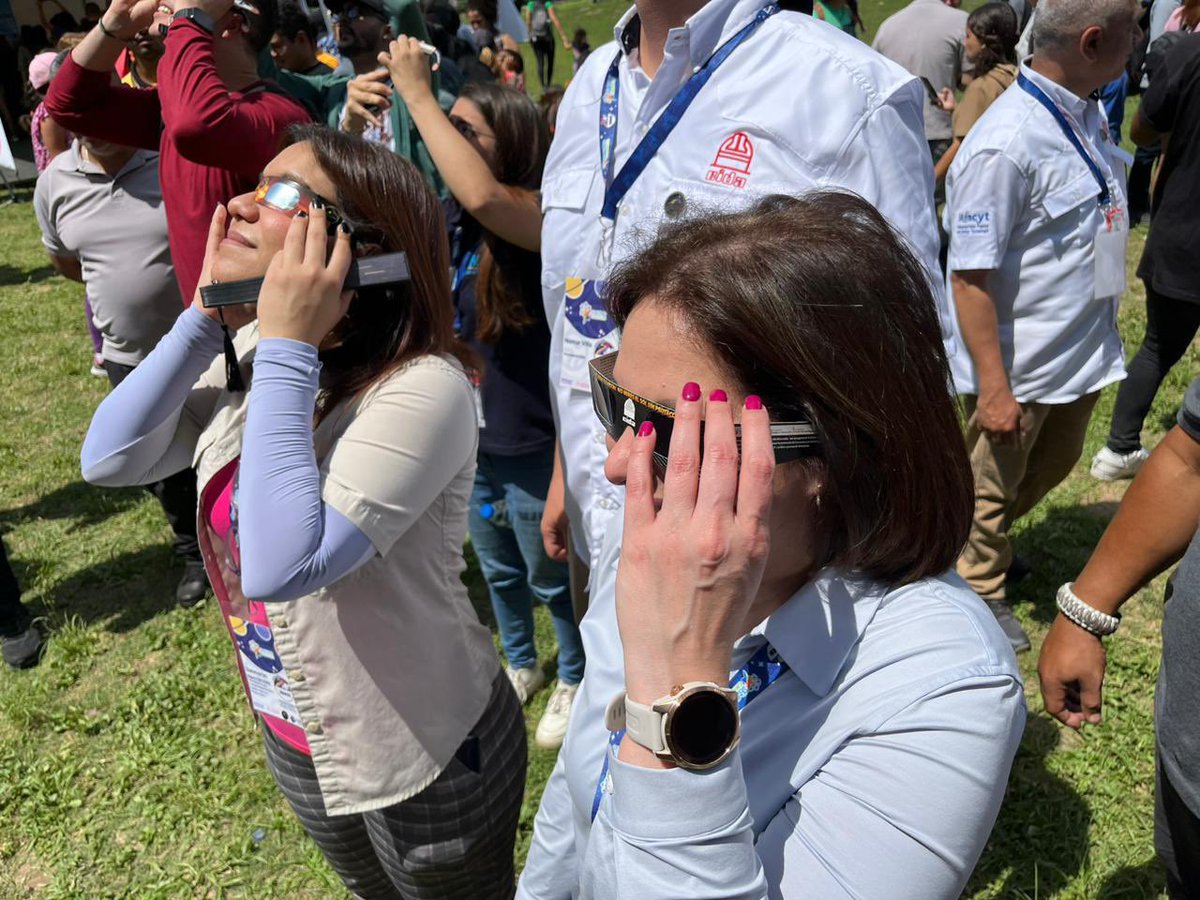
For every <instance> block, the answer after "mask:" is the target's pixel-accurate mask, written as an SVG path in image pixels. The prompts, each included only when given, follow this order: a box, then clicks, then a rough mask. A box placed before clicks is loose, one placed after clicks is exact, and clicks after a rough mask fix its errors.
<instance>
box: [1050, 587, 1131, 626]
mask: <svg viewBox="0 0 1200 900" xmlns="http://www.w3.org/2000/svg"><path fill="white" fill-rule="evenodd" d="M1073 587H1074V583H1073V582H1070V581H1068V582H1067V583H1066V584H1064V585H1063V586H1062V587H1060V588H1059V589H1058V598H1057V603H1058V611H1059V612H1061V613H1062V614H1063V615H1064V616H1066V617H1067V618H1068V619H1070V620H1071V621H1072V622H1074V623H1075V624H1076V625H1078V626H1079V627H1080V628H1082V629H1083V630H1084V631H1087V632H1089V633H1090V634H1094V635H1095V636H1096V637H1107V636H1108V635H1110V634H1112V633H1113V632H1114V631H1116V630H1117V626H1119V625H1120V624H1121V616H1120V615H1119V614H1118V615H1115V616H1110V615H1109V614H1108V613H1103V612H1100V610H1098V609H1096V608H1095V607H1092V606H1089V605H1088V604H1086V603H1084V602H1083V601H1082V600H1080V599H1079V597H1078V596H1076V594H1075V591H1073V590H1072V588H1073Z"/></svg>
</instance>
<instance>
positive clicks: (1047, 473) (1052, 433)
mask: <svg viewBox="0 0 1200 900" xmlns="http://www.w3.org/2000/svg"><path fill="white" fill-rule="evenodd" d="M1099 396H1100V393H1099V391H1096V392H1094V393H1091V394H1088V395H1087V396H1085V397H1080V398H1079V399H1078V400H1075V401H1074V402H1071V403H1063V404H1047V403H1023V404H1021V410H1022V416H1021V434H1022V436H1021V440H1020V443H1019V444H1016V445H1001V444H996V443H993V442H992V441H991V440H990V439H989V438H988V437H987V435H986V434H984V433H983V431H982V430H980V428H979V425H978V423H977V422H976V420H975V404H976V400H977V398H976V397H974V396H966V397H963V412H964V413H965V415H966V417H967V434H966V440H967V452H968V453H969V454H970V456H971V472H972V474H973V475H974V477H975V516H974V519H973V520H972V522H971V535H970V537H969V538H968V539H967V546H966V548H965V549H964V550H963V552H962V556H960V557H959V558H958V574H959V575H961V576H962V577H963V578H964V579H965V580H966V582H967V583H968V584H969V585H970V586H971V589H972V590H974V591H975V593H977V594H979V596H980V597H982V598H983V599H984V600H988V601H997V600H1004V599H1005V594H1004V578H1005V575H1006V574H1007V572H1008V567H1009V565H1010V564H1011V563H1012V558H1013V551H1012V545H1011V544H1010V543H1009V540H1008V530H1009V528H1011V527H1012V524H1013V522H1015V521H1017V519H1019V518H1021V516H1023V515H1025V513H1027V512H1029V511H1030V510H1031V509H1033V507H1034V506H1036V505H1037V503H1038V501H1039V500H1041V499H1042V498H1043V497H1045V496H1046V494H1048V493H1049V492H1050V491H1051V490H1052V489H1053V488H1055V487H1057V486H1058V485H1059V484H1060V483H1062V481H1063V479H1065V478H1066V477H1067V475H1069V474H1070V472H1071V469H1072V468H1074V466H1075V463H1077V462H1078V461H1079V456H1080V454H1081V453H1082V452H1083V440H1084V437H1085V436H1086V434H1087V426H1088V420H1089V419H1090V418H1091V416H1092V407H1094V406H1095V405H1096V398H1097V397H1099Z"/></svg>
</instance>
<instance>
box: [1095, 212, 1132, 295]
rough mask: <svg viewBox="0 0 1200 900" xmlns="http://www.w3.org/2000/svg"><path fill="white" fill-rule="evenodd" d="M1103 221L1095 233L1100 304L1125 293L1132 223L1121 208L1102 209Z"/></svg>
mask: <svg viewBox="0 0 1200 900" xmlns="http://www.w3.org/2000/svg"><path fill="white" fill-rule="evenodd" d="M1101 212H1103V213H1104V221H1103V222H1101V224H1100V229H1099V231H1098V232H1097V233H1096V246H1095V257H1096V267H1095V276H1094V277H1095V291H1094V296H1095V298H1096V299H1097V300H1101V299H1104V298H1106V297H1120V296H1121V295H1122V294H1123V293H1125V252H1126V249H1127V247H1128V243H1129V219H1128V218H1127V217H1126V215H1125V210H1123V209H1121V208H1120V207H1119V206H1109V207H1108V208H1106V209H1102V210H1101Z"/></svg>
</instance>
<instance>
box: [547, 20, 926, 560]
mask: <svg viewBox="0 0 1200 900" xmlns="http://www.w3.org/2000/svg"><path fill="white" fill-rule="evenodd" d="M763 5H765V4H764V0H710V2H709V3H707V4H706V5H705V6H704V7H703V8H702V9H700V11H699V12H697V13H696V14H695V15H694V16H692V17H691V18H690V19H689V20H688V22H687V24H685V25H684V26H682V27H680V28H674V29H672V30H671V31H670V33H669V35H668V37H667V42H666V47H665V55H664V58H663V62H662V65H661V66H660V67H659V69H658V71H657V73H656V74H655V76H654V78H653V79H652V80H651V79H649V78H647V77H646V75H645V73H644V72H643V71H642V70H641V69H640V68H639V67H638V66H637V54H636V51H635V50H634V51H633V52H632V53H630V54H628V55H626V56H625V59H624V60H623V61H622V65H621V68H620V84H621V91H620V102H619V116H618V132H617V143H616V151H615V156H616V160H615V169H614V171H615V172H619V171H620V168H621V166H622V165H623V164H624V163H625V161H626V160H627V159H628V158H629V155H630V153H631V151H632V150H633V148H634V146H636V144H637V142H638V141H640V140H641V138H642V136H643V135H644V134H645V133H646V130H647V129H648V128H649V126H650V125H651V124H653V122H654V120H655V119H656V118H657V117H658V115H659V114H660V113H661V112H662V111H663V109H664V108H665V107H666V106H667V104H669V103H670V101H671V99H672V98H673V97H674V96H675V94H676V92H677V91H678V90H679V89H680V87H681V86H682V85H683V84H684V82H685V81H686V80H687V79H688V78H689V77H690V76H691V74H692V71H693V69H694V67H696V66H700V65H702V64H703V63H704V62H705V61H707V60H708V58H709V57H710V56H711V55H712V54H713V52H714V51H715V50H716V49H717V48H718V47H720V45H721V44H723V43H724V42H725V41H726V40H727V39H728V38H729V37H731V36H732V35H733V34H735V33H736V32H737V31H738V30H740V29H741V28H742V27H743V26H744V25H745V24H746V23H748V22H749V21H750V20H751V19H752V18H753V17H754V15H755V14H756V13H757V12H758V10H759V9H760V8H761V7H762V6H763ZM634 14H635V10H634V9H630V11H629V12H628V13H627V14H626V15H625V16H624V17H623V18H622V19H621V21H620V22H619V23H618V24H617V26H616V35H617V38H618V40H621V39H622V35H624V41H625V46H626V49H627V50H632V43H635V42H636V36H637V34H638V27H637V24H636V23H633V24H632V25H631V24H630V22H631V20H632V19H633V16H634ZM626 26H629V27H628V29H627V28H626ZM627 31H628V34H627V33H626V32H627ZM617 47H618V45H617V44H608V45H606V46H604V47H601V48H600V49H599V50H597V51H595V52H594V53H592V54H591V56H590V57H588V60H587V62H586V63H585V64H584V66H583V68H582V69H581V70H580V71H579V73H578V74H577V75H576V76H575V79H574V80H573V81H572V82H571V86H570V88H569V89H568V90H567V93H566V96H565V97H564V98H563V102H562V105H561V106H560V108H559V112H558V123H557V130H556V133H555V137H554V143H553V144H552V145H551V148H550V156H549V159H548V160H547V162H546V176H545V179H544V182H543V185H542V208H543V211H544V212H545V222H544V225H543V228H542V291H543V296H544V298H545V303H546V318H547V321H548V322H549V324H550V329H551V335H552V337H551V347H550V380H551V388H552V392H551V396H552V398H553V400H554V406H555V416H556V419H557V423H558V428H559V439H560V441H561V444H562V448H563V456H564V464H565V473H566V479H567V494H568V497H567V503H568V506H567V509H568V514H569V516H570V518H571V522H572V533H573V538H574V541H575V545H576V548H577V551H578V552H579V553H580V554H581V555H582V556H583V557H584V559H587V560H588V561H589V562H590V563H593V564H594V563H595V562H596V560H595V554H596V552H597V548H598V546H599V543H600V537H601V536H602V535H603V534H604V532H605V530H606V529H608V528H609V527H610V525H611V523H612V521H613V516H614V515H615V514H616V513H617V512H618V511H619V510H620V508H621V504H622V497H623V494H621V493H620V492H619V491H618V490H617V488H615V487H613V486H612V485H611V484H609V483H608V482H607V480H605V478H604V471H603V468H604V459H605V457H606V455H607V454H606V450H605V444H604V432H603V430H602V429H601V427H600V423H599V422H598V421H597V420H596V417H595V414H594V412H593V411H592V402H591V398H590V395H589V394H588V391H587V381H588V379H587V366H586V363H587V359H588V358H589V357H591V356H593V355H595V354H596V353H597V352H599V351H603V350H609V349H612V348H614V347H615V346H616V345H617V343H618V337H617V333H616V332H615V331H608V330H607V329H608V328H609V327H610V326H611V323H609V322H608V320H607V314H606V312H605V310H604V308H603V304H602V303H600V302H599V301H597V300H596V298H595V296H594V294H593V293H592V290H593V287H594V283H593V282H594V280H595V279H602V278H604V277H605V276H606V275H607V274H608V270H607V267H606V266H601V265H598V256H599V251H600V242H601V227H600V208H601V205H602V202H603V196H604V177H603V175H602V174H601V171H600V165H599V163H600V149H599V147H600V140H599V115H600V95H601V93H602V91H603V85H604V80H605V76H606V75H607V73H608V68H609V66H610V65H611V63H612V60H613V58H614V56H615V55H616V53H617ZM925 102H926V100H925V94H924V91H923V90H922V88H921V86H920V84H919V83H918V82H917V81H916V80H915V79H913V78H912V76H911V75H909V74H908V73H907V72H905V71H904V70H903V69H901V68H900V67H899V66H897V65H895V64H894V63H891V62H889V61H888V60H886V59H884V58H883V57H882V56H879V55H878V54H876V53H874V52H873V51H871V50H870V49H869V48H868V47H867V46H866V45H864V44H863V43H861V42H860V41H857V40H855V39H853V38H851V37H850V36H848V35H844V34H841V33H840V32H838V31H837V30H836V29H834V28H831V27H830V26H828V25H826V24H825V23H823V22H819V21H817V20H815V19H813V18H812V17H811V16H804V15H800V14H798V13H793V12H780V13H777V14H776V15H774V16H772V17H771V18H769V19H767V21H766V22H765V23H763V24H762V25H760V26H759V27H758V29H757V30H756V31H755V32H754V33H753V34H751V35H750V37H749V38H748V39H747V40H746V41H745V42H744V43H743V44H742V45H741V46H739V47H738V48H737V49H736V50H734V52H733V53H732V55H731V56H730V57H729V58H728V59H727V60H726V61H725V63H724V64H723V65H722V66H721V67H720V68H718V69H717V70H716V73H715V74H714V75H713V76H712V78H711V80H710V81H709V82H708V84H706V85H705V86H704V88H703V90H701V91H700V93H699V95H698V96H697V97H696V99H695V101H694V102H693V103H692V105H691V107H690V108H689V109H688V110H687V112H686V113H685V114H684V116H683V118H682V120H681V121H680V122H679V124H678V125H677V126H676V128H675V130H674V131H673V132H672V133H671V135H670V136H669V137H668V138H667V139H666V141H665V142H664V143H663V145H662V146H661V147H660V148H659V151H658V153H657V154H656V156H655V157H654V159H653V160H652V161H651V162H650V164H649V166H648V167H647V169H646V170H645V171H644V172H643V173H642V175H641V177H640V178H639V179H638V180H637V181H636V182H635V183H634V185H633V187H632V188H631V189H630V191H629V193H628V194H627V195H626V196H625V200H624V202H623V204H622V206H621V210H620V215H619V216H618V218H617V224H616V231H615V235H614V245H613V253H612V259H613V261H615V262H619V261H620V260H621V259H622V258H625V257H627V256H629V255H630V254H631V253H632V252H633V251H634V250H635V249H636V239H637V238H639V237H640V238H642V239H644V238H645V237H647V236H652V235H653V232H654V230H655V228H656V227H657V225H658V224H659V222H660V221H661V220H662V219H663V218H664V217H665V216H669V215H672V214H674V215H676V216H679V215H683V216H687V215H691V214H694V213H696V212H697V211H699V210H702V209H703V210H716V211H719V212H731V211H735V210H739V209H744V208H745V207H747V206H749V205H750V204H751V203H752V202H754V201H755V200H756V199H759V198H761V197H762V196H764V195H768V194H792V195H798V194H803V193H804V192H805V191H807V190H810V189H813V188H844V189H846V190H850V191H853V192H855V193H857V194H860V195H861V196H863V197H864V198H866V199H867V200H868V201H869V202H871V203H873V204H874V205H875V206H876V207H878V208H879V210H880V211H881V212H882V213H883V215H884V216H885V217H886V218H887V219H888V221H889V222H890V223H891V224H892V225H893V226H894V227H895V228H896V229H897V230H898V231H899V232H900V233H901V234H902V235H904V236H905V237H906V238H907V239H908V241H909V243H910V244H912V245H913V247H914V248H915V250H916V252H917V254H918V255H919V257H920V258H921V259H922V260H923V261H924V262H925V264H926V266H927V267H928V269H929V271H930V272H931V273H933V272H937V271H938V269H937V262H936V260H937V248H938V239H937V232H936V221H935V216H934V213H933V177H932V164H931V161H930V158H929V148H928V145H927V144H926V142H925V130H924V119H923V110H924V106H925ZM931 278H932V279H933V280H934V281H935V282H936V283H937V285H938V286H937V288H936V289H935V290H936V292H937V293H939V294H940V292H941V284H940V282H941V279H940V277H935V276H933V275H931ZM578 279H585V280H587V281H588V282H589V283H588V284H582V285H581V284H580V282H579V280H578ZM568 290H569V291H570V293H571V294H572V295H573V296H572V297H571V302H570V308H569V309H568V305H567V303H565V302H564V300H565V296H564V292H565V291H568ZM572 322H574V324H572ZM581 329H582V331H587V332H589V334H590V335H591V337H587V336H585V335H584V334H583V333H582V331H581Z"/></svg>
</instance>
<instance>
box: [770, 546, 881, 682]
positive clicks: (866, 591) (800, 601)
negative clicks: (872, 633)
mask: <svg viewBox="0 0 1200 900" xmlns="http://www.w3.org/2000/svg"><path fill="white" fill-rule="evenodd" d="M887 592H888V589H887V587H885V586H884V585H881V584H880V583H879V582H876V581H870V580H867V579H864V578H858V577H855V576H852V575H849V574H847V573H845V572H842V571H840V570H838V569H823V570H822V571H821V572H819V573H818V574H817V577H816V578H814V579H813V580H812V581H810V582H809V583H808V584H807V585H805V586H804V587H803V588H801V589H800V590H799V591H798V592H797V593H795V594H793V595H792V597H791V598H790V599H789V600H788V601H787V602H786V603H784V604H783V606H781V607H780V608H779V609H777V610H775V612H774V613H772V614H771V615H770V616H769V617H768V618H767V619H766V620H764V621H763V622H762V623H760V624H759V625H758V626H757V627H756V628H755V629H754V630H753V631H752V632H751V634H752V635H761V636H763V637H765V638H766V640H767V641H768V642H769V643H770V644H771V646H772V647H774V648H775V651H776V652H777V653H778V654H779V656H780V657H781V658H782V659H783V660H784V662H786V663H787V664H788V666H789V668H791V670H792V671H793V672H795V673H796V676H797V677H798V678H799V679H800V680H801V681H803V682H804V683H805V684H806V685H808V687H809V689H810V690H811V691H812V692H813V693H814V694H816V695H817V696H819V697H823V696H825V695H826V694H828V693H829V689H830V688H831V687H833V683H834V681H835V680H836V679H837V676H838V673H840V672H841V671H842V668H843V667H844V666H845V664H846V660H847V658H849V656H850V651H851V650H853V649H854V646H855V645H856V644H857V643H858V641H859V638H861V637H862V633H863V630H864V629H865V628H866V627H867V625H868V624H870V622H871V619H872V618H874V616H875V612H876V610H878V609H879V605H880V603H882V602H883V598H884V595H886V594H887Z"/></svg>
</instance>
